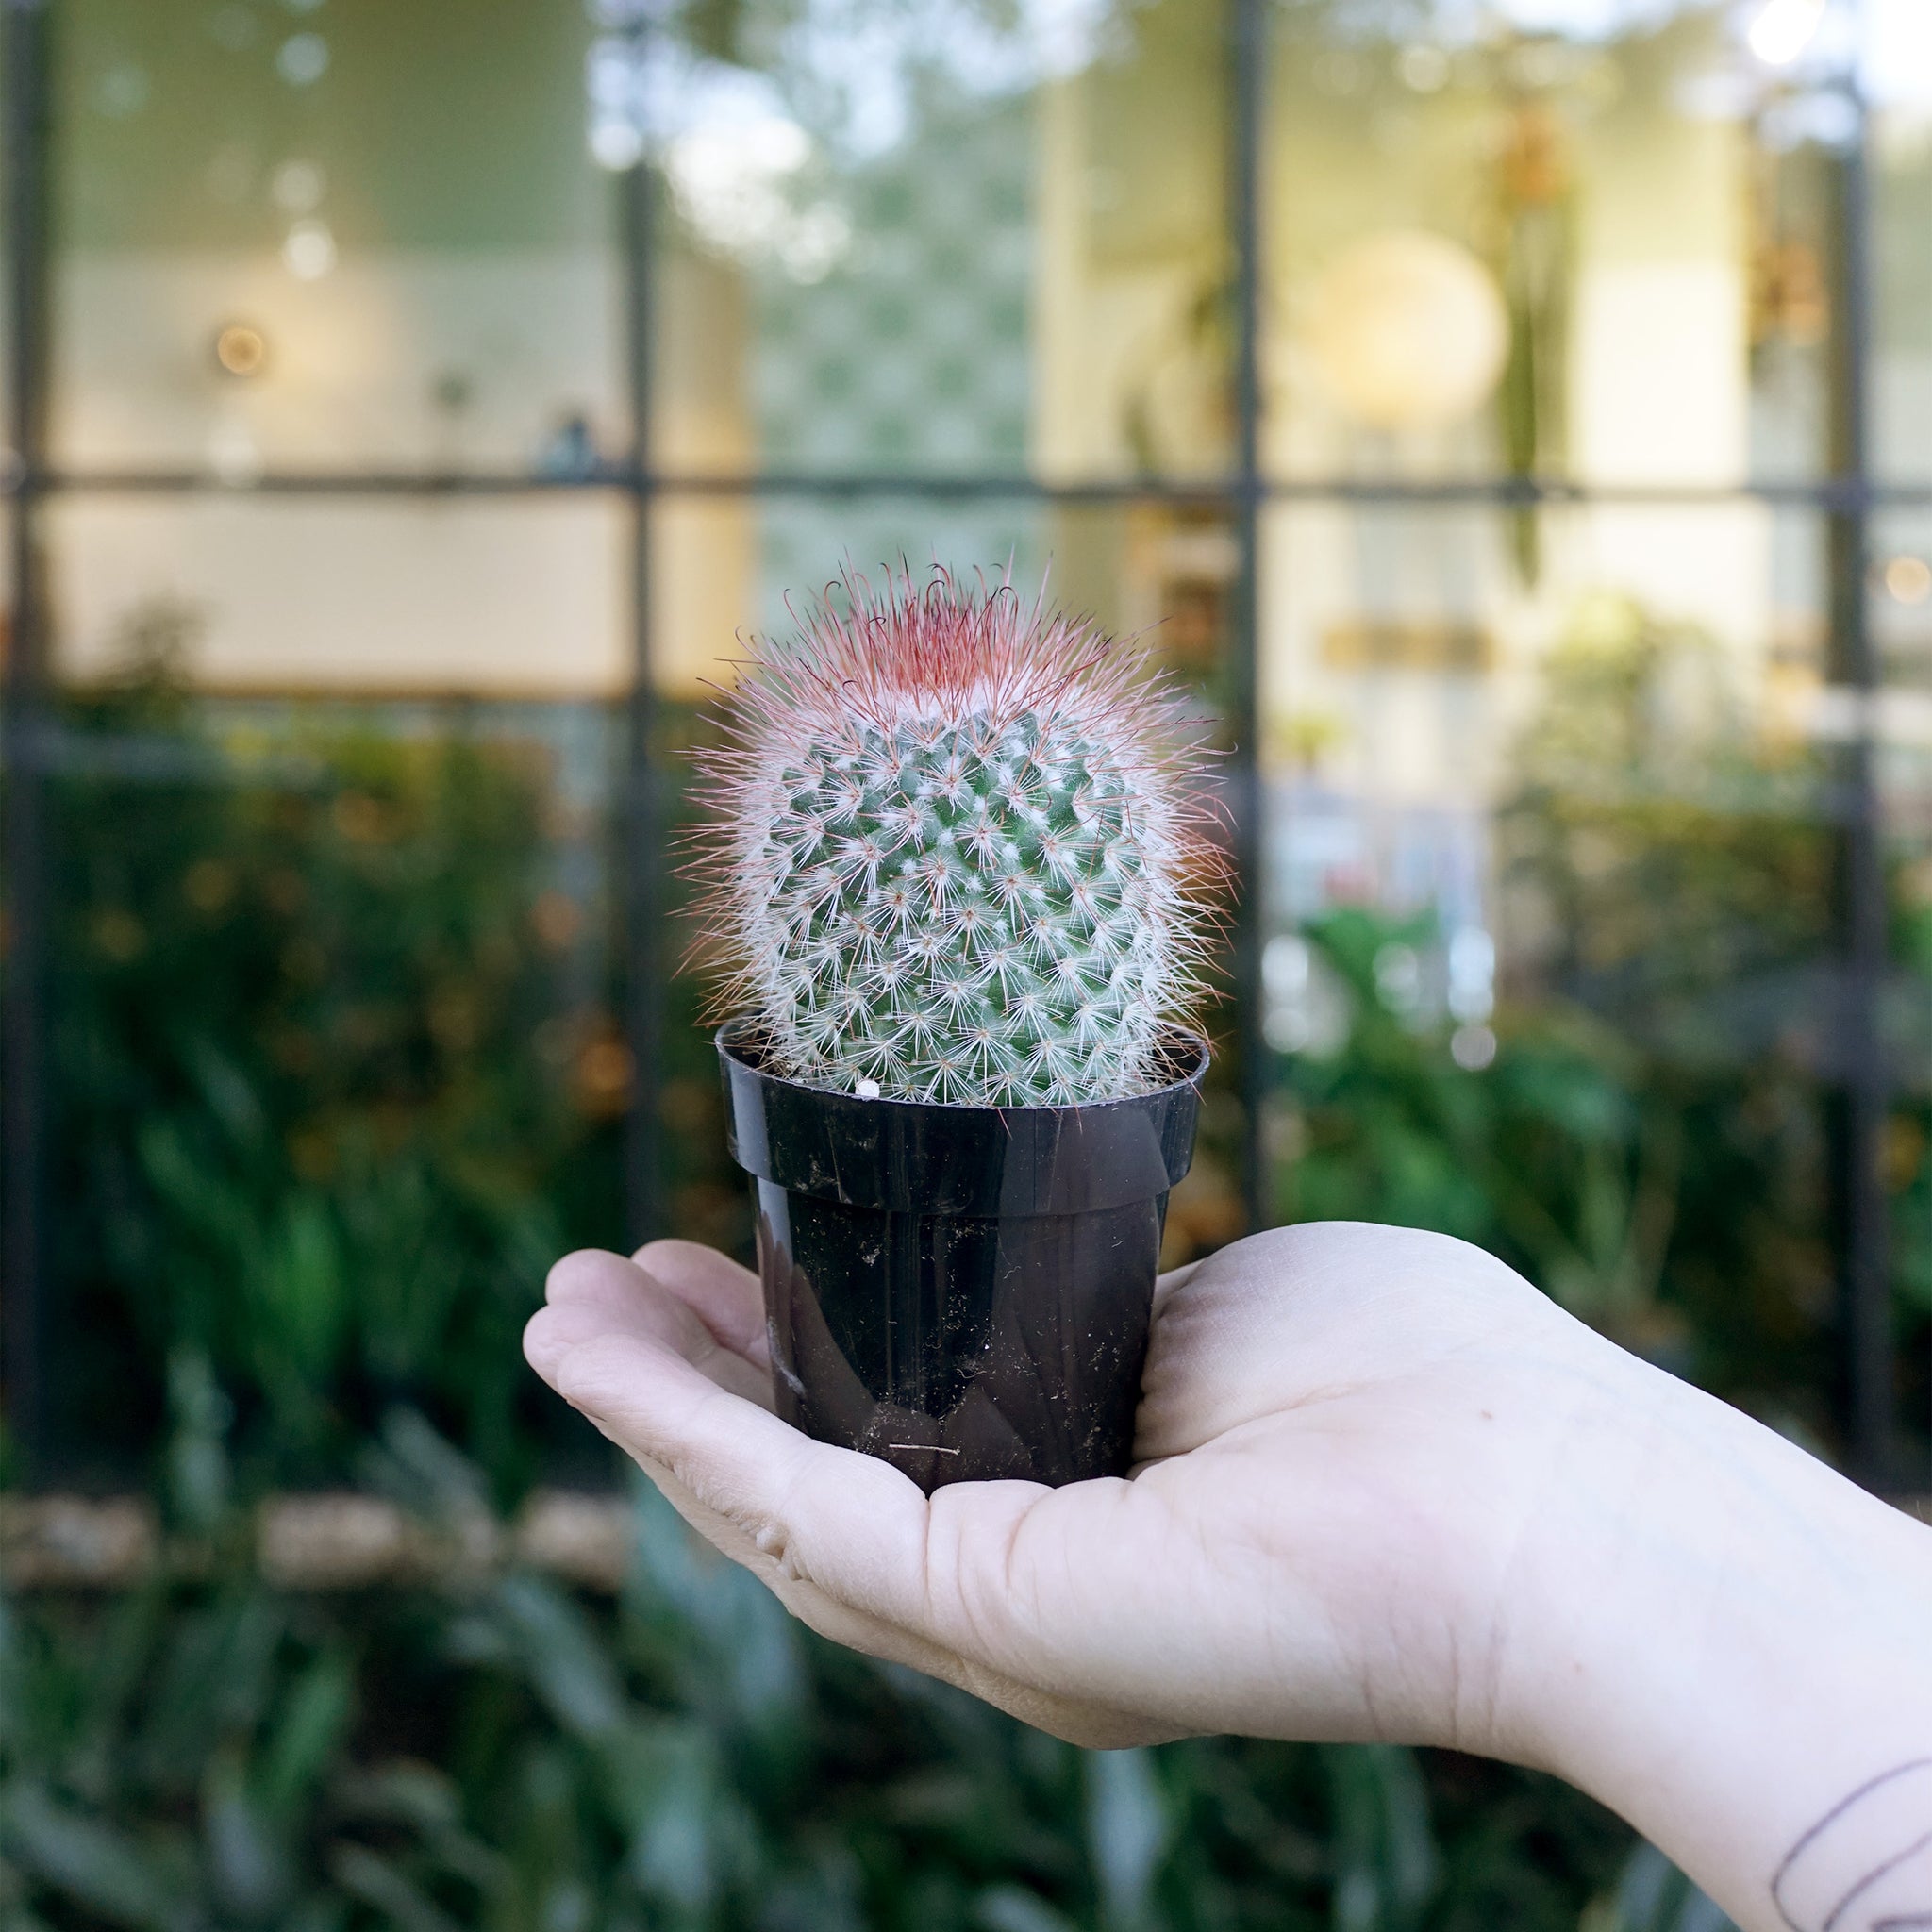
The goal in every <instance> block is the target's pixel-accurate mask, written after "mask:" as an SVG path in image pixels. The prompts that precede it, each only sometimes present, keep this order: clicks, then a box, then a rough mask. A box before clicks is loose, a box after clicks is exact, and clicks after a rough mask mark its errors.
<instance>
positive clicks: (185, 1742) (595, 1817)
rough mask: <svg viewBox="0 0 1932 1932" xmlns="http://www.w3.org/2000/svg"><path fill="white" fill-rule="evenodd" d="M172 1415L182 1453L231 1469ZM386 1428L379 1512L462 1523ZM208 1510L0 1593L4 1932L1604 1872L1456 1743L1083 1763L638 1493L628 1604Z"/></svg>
mask: <svg viewBox="0 0 1932 1932" xmlns="http://www.w3.org/2000/svg"><path fill="white" fill-rule="evenodd" d="M177 1413H178V1415H179V1416H180V1418H181V1424H180V1428H179V1429H178V1431H177V1434H176V1439H175V1453H174V1455H173V1456H172V1457H171V1458H170V1459H171V1463H172V1465H173V1466H175V1467H176V1468H189V1467H194V1466H197V1465H206V1464H207V1463H208V1461H209V1460H210V1459H212V1460H213V1461H215V1462H217V1463H218V1462H219V1461H220V1460H221V1458H222V1457H223V1455H224V1453H225V1452H224V1448H223V1444H222V1441H221V1437H220V1429H221V1426H222V1424H221V1423H220V1421H219V1419H217V1420H216V1421H215V1422H214V1423H213V1424H210V1423H209V1421H208V1417H207V1415H206V1414H205V1413H204V1412H203V1411H202V1410H200V1409H199V1408H197V1407H195V1406H194V1405H192V1404H189V1405H186V1406H178V1405H177ZM385 1433H386V1437H387V1439H388V1441H389V1442H390V1443H391V1444H394V1445H399V1446H400V1450H401V1452H402V1453H394V1454H391V1453H383V1454H380V1455H377V1456H376V1457H373V1458H372V1462H373V1463H374V1464H375V1466H376V1474H377V1478H378V1479H379V1480H383V1481H384V1482H386V1484H387V1486H388V1487H389V1488H390V1490H391V1493H392V1494H394V1495H396V1496H397V1497H398V1498H399V1499H401V1500H407V1501H408V1503H409V1504H410V1505H411V1506H412V1507H414V1508H415V1509H416V1510H418V1511H419V1512H421V1513H423V1514H424V1515H425V1516H427V1517H429V1518H430V1519H431V1520H434V1518H435V1516H436V1515H437V1513H438V1512H441V1513H442V1514H443V1516H444V1519H445V1521H449V1520H454V1519H456V1518H458V1517H459V1516H460V1513H461V1512H462V1511H463V1510H464V1509H467V1508H469V1507H474V1499H475V1494H476V1492H477V1491H479V1490H480V1488H481V1481H480V1477H478V1476H475V1474H472V1473H469V1472H467V1471H466V1470H465V1469H464V1467H463V1465H462V1464H461V1462H460V1459H459V1458H458V1457H457V1456H456V1453H455V1452H454V1450H452V1449H450V1448H449V1447H448V1445H444V1444H437V1443H435V1442H434V1441H433V1439H431V1438H429V1437H428V1435H427V1432H426V1430H425V1428H424V1426H423V1425H422V1424H421V1423H420V1421H419V1420H411V1419H409V1418H401V1419H397V1420H395V1421H392V1423H391V1425H390V1427H389V1428H388V1429H387V1431H386V1432H385ZM425 1443H427V1444H428V1448H427V1449H426V1450H425ZM411 1445H413V1448H412V1446H411ZM198 1503H199V1492H197V1493H196V1495H195V1496H192V1497H187V1498H184V1497H183V1496H182V1495H181V1494H180V1493H179V1492H178V1491H177V1492H176V1493H175V1496H174V1498H173V1508H174V1515H175V1520H176V1521H177V1523H186V1524H189V1525H190V1526H191V1527H192V1528H193V1529H194V1530H195V1532H196V1536H197V1541H195V1542H194V1543H193V1544H192V1547H194V1548H198V1549H200V1550H201V1551H202V1552H203V1553H204V1557H203V1561H202V1562H201V1564H200V1565H199V1566H198V1567H197V1568H196V1570H195V1572H194V1574H175V1576H174V1577H173V1578H168V1577H165V1576H164V1577H163V1578H161V1579H160V1580H158V1581H155V1582H153V1583H152V1584H150V1585H149V1586H147V1587H145V1588H143V1589H142V1590H139V1591H134V1592H132V1593H129V1594H125V1595H121V1596H118V1597H108V1598H78V1597H58V1596H34V1597H27V1598H18V1599H15V1600H14V1601H12V1602H8V1603H0V1932H69V1928H71V1932H93V1928H98V1927H103V1926H113V1927H125V1928H127V1932H217V1928H231V1927H232V1928H237V1932H240V1928H246V1927H254V1926H260V1927H268V1926H275V1927H277V1928H295V1932H346V1928H349V1927H352V1926H355V1927H361V1926H372V1927H373V1926H380V1925H390V1926H396V1927H400V1928H402V1932H448V1928H453V1927H456V1926H478V1927H484V1928H491V1932H518V1928H528V1932H604V1928H637V1932H643V1928H646V1927H674V1928H680V1932H683V1928H691V1932H696V1928H701V1927H721V1928H722V1927H733V1928H735V1927H745V1928H758V1932H793V1928H796V1932H838V1928H841V1927H851V1928H855V1932H856V1928H859V1927H875V1928H879V1932H889V1928H891V1932H1070V1928H1075V1927H1090V1928H1093V1932H1154V1928H1174V1932H1182V1928H1193V1927H1200V1928H1204V1932H1206V1928H1217V1932H1219V1928H1225V1932H1241V1928H1253V1932H1294V1928H1298V1927H1307V1928H1308V1932H1315V1928H1318V1927H1334V1928H1339V1932H1419V1928H1421V1927H1423V1926H1424V1925H1428V1926H1441V1927H1445V1928H1456V1932H1489V1928H1491V1927H1493V1926H1495V1925H1498V1924H1508V1925H1509V1926H1511V1927H1512V1932H1543V1928H1549V1932H1557V1928H1563V1932H1569V1928H1570V1927H1573V1926H1574V1924H1576V1917H1577V1911H1578V1907H1579V1903H1580V1902H1581V1901H1582V1900H1584V1899H1585V1898H1587V1897H1590V1896H1591V1895H1597V1896H1600V1897H1602V1898H1604V1899H1606V1900H1607V1899H1609V1898H1610V1897H1611V1896H1612V1888H1613V1886H1614V1885H1615V1883H1616V1879H1617V1874H1618V1871H1619V1867H1620V1864H1621V1861H1622V1860H1623V1858H1624V1855H1625V1850H1626V1843H1627V1840H1626V1835H1625V1834H1624V1832H1622V1831H1621V1830H1620V1829H1619V1828H1618V1827H1617V1826H1616V1825H1615V1824H1612V1823H1611V1822H1610V1821H1609V1820H1607V1818H1606V1817H1605V1816H1604V1815H1603V1814H1602V1813H1601V1812H1599V1811H1597V1810H1596V1809H1595V1808H1594V1807H1591V1806H1589V1805H1588V1804H1587V1803H1585V1801H1583V1800H1582V1799H1580V1798H1577V1797H1575V1796H1574V1794H1572V1793H1569V1792H1566V1791H1564V1790H1561V1789H1560V1788H1558V1787H1557V1786H1554V1785H1552V1784H1550V1783H1549V1782H1548V1781H1546V1780H1543V1779H1541V1778H1538V1777H1535V1776H1533V1775H1531V1774H1526V1773H1519V1772H1513V1771H1508V1770H1505V1769H1503V1768H1501V1767H1497V1766H1492V1765H1485V1764H1480V1763H1478V1762H1476V1761H1475V1760H1473V1759H1465V1758H1457V1757H1440V1758H1438V1757H1429V1758H1425V1759H1418V1757H1416V1756H1414V1755H1413V1754H1410V1753H1407V1752H1404V1751H1397V1750H1394V1749H1391V1748H1387V1747H1374V1748H1366V1749H1356V1750H1348V1749H1341V1748H1333V1747H1328V1748H1308V1749H1302V1750H1291V1749H1285V1748H1282V1747H1276V1746H1265V1745H1259V1744H1254V1743H1250V1742H1243V1741H1241V1740H1198V1741H1193V1742H1189V1743H1184V1744H1177V1745H1173V1746H1168V1747H1164V1748H1162V1749H1159V1750H1156V1751H1129V1752H1120V1753H1109V1754H1091V1753H1086V1752H1081V1751H1078V1750H1075V1749H1074V1748H1073V1747H1071V1746H1069V1745H1064V1744H1061V1743H1059V1742H1058V1741H1056V1740H1053V1739H1050V1738H1047V1737H1045V1736H1043V1735H1041V1733H1039V1732H1036V1731H1032V1730H1029V1729H1027V1728H1026V1727H1024V1725H1021V1724H1015V1723H1013V1722H1012V1721H1010V1720H1008V1719H1006V1718H1003V1717H1000V1716H998V1715H997V1714H995V1713H994V1712H992V1711H991V1710H989V1709H988V1708H987V1707H984V1706H982V1705H980V1704H978V1703H976V1702H975V1701H974V1700H973V1699H971V1698H969V1697H966V1696H965V1695H963V1694H961V1693H958V1692H956V1691H950V1690H948V1689H946V1688H944V1687H941V1686H938V1685H935V1684H933V1683H931V1682H929V1681H928V1680H926V1679H924V1678H922V1677H919V1676H917V1675H915V1674H911V1673H908V1672H905V1671H901V1670H897V1669H891V1668H887V1667H881V1666H874V1665H873V1664H870V1663H868V1662H867V1661H865V1660H864V1659H861V1658H858V1657H854V1656H852V1655H850V1654H849V1653H845V1652H842V1651H840V1650H838V1649H836V1648H835V1647H833V1646H831V1645H828V1644H824V1643H822V1642H820V1641H817V1640H815V1639H813V1638H811V1637H810V1636H809V1635H808V1633H806V1632H805V1631H804V1630H803V1629H802V1628H801V1626H799V1625H797V1624H793V1623H792V1622H791V1620H790V1619H789V1618H788V1617H787V1616H786V1615H785V1613H784V1612H783V1611H782V1610H781V1609H780V1608H779V1607H778V1606H777V1604H776V1602H775V1600H774V1598H772V1597H771V1596H770V1595H769V1594H767V1592H766V1591H764V1590H763V1589H762V1587H761V1586H759V1585H758V1584H757V1583H756V1582H754V1581H753V1579H752V1578H751V1577H750V1576H749V1575H748V1574H745V1573H744V1572H741V1571H739V1570H737V1569H735V1568H733V1567H732V1566H730V1565H729V1564H726V1563H724V1562H723V1561H722V1560H721V1559H719V1558H717V1557H714V1556H713V1555H712V1554H711V1552H710V1551H709V1550H708V1549H707V1548H705V1547H704V1546H702V1545H700V1544H698V1543H697V1542H696V1541H695V1540H694V1539H692V1538H691V1537H690V1536H689V1535H688V1534H687V1533H686V1532H685V1531H684V1529H683V1527H682V1525H681V1524H678V1523H677V1522H676V1520H675V1517H673V1516H672V1515H671V1513H670V1511H669V1509H668V1507H666V1506H665V1505H663V1504H662V1503H661V1502H659V1501H658V1498H657V1497H656V1495H655V1492H653V1491H648V1490H642V1491H641V1493H640V1494H639V1495H638V1497H637V1501H636V1525H637V1528H636V1536H635V1541H634V1544H633V1550H634V1556H633V1560H632V1563H631V1567H630V1571H629V1574H628V1576H627V1578H626V1580H625V1584H624V1586H623V1588H622V1591H621V1592H620V1593H619V1595H618V1597H617V1598H616V1600H615V1601H614V1602H611V1601H609V1600H607V1599H602V1598H597V1597H593V1596H590V1595H588V1594H585V1593H580V1592H575V1591H571V1590H568V1589H566V1588H564V1587H562V1586H561V1585H559V1584H558V1583H557V1582H556V1581H554V1580H552V1579H550V1578H548V1577H546V1576H543V1575H541V1574H536V1573H532V1572H528V1571H523V1570H517V1569H511V1570H508V1571H504V1572H488V1573H479V1574H474V1575H472V1576H469V1577H468V1578H452V1579H451V1580H450V1581H449V1582H448V1583H447V1584H446V1585H445V1586H444V1587H443V1588H441V1589H400V1588H398V1589H390V1590H381V1591H358V1592H353V1593H343V1594H338V1595H322V1594H313V1595H306V1596H304V1595H293V1594H289V1593H284V1592H279V1591H274V1590H272V1589H270V1588H268V1587H267V1586H266V1585H264V1584H263V1583H261V1582H259V1581H258V1580H257V1578H256V1577H255V1575H254V1574H253V1573H252V1571H251V1570H250V1569H249V1567H248V1565H247V1563H246V1561H245V1549H246V1542H247V1538H246V1535H245V1527H244V1526H243V1525H242V1524H238V1523H236V1522H233V1521H227V1522H223V1521H215V1522H213V1523H210V1522H209V1521H208V1520H207V1519H206V1518H204V1517H202V1516H200V1515H199V1514H198V1513H197V1510H198ZM177 1547H178V1545H177ZM1632 1932H1640V1928H1639V1927H1638V1926H1637V1924H1635V1922H1633V1924H1632ZM1641 1932H1649V1922H1644V1924H1643V1926H1642V1927H1641ZM1659 1932H1662V1928H1661V1926H1659Z"/></svg>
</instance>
